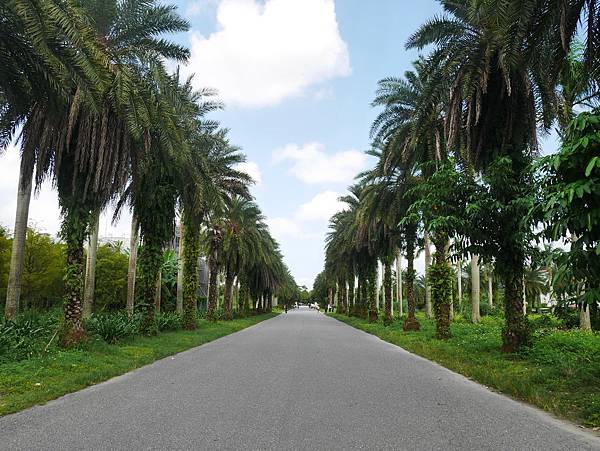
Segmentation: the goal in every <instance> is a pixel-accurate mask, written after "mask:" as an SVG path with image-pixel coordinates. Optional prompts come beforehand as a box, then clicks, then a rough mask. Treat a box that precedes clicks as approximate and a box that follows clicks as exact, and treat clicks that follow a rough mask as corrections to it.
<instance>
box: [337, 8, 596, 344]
mask: <svg viewBox="0 0 600 451" xmlns="http://www.w3.org/2000/svg"><path fill="white" fill-rule="evenodd" d="M440 3H441V4H442V7H443V10H444V13H443V15H441V16H438V17H435V18H433V19H431V20H430V21H428V22H427V23H425V24H424V25H422V26H421V27H420V28H419V29H418V30H417V32H415V33H414V34H413V35H412V36H411V37H410V38H409V40H408V43H407V48H416V49H419V50H423V49H427V50H428V53H427V55H426V56H422V57H420V58H419V59H418V60H417V61H416V62H415V63H414V67H413V69H412V70H411V71H408V72H406V73H405V74H404V77H390V78H386V79H384V80H381V81H380V82H379V86H378V90H377V95H376V97H375V100H374V102H373V105H374V106H377V107H382V108H383V110H382V111H381V112H380V113H379V115H378V116H377V118H376V120H375V122H374V124H373V126H372V139H373V150H371V151H369V152H368V153H369V154H370V155H372V156H373V157H374V158H375V159H376V164H375V167H374V168H373V169H371V170H369V171H366V172H365V173H362V174H360V175H359V176H358V182H357V183H356V184H355V185H353V186H351V187H350V188H349V192H350V193H349V195H348V196H346V197H344V198H342V199H341V200H343V201H344V202H346V204H347V208H346V209H345V210H344V211H342V212H339V213H337V214H336V215H334V216H333V217H332V219H331V224H330V227H331V232H330V234H329V236H328V241H327V245H326V263H325V277H326V279H327V281H328V286H329V287H330V296H331V295H333V292H334V291H335V289H336V287H337V289H338V290H339V295H340V296H339V299H340V301H341V302H339V303H338V306H339V307H338V308H339V309H340V310H342V311H343V312H346V313H350V314H356V315H360V316H363V317H365V318H369V319H370V320H373V321H374V320H376V319H377V317H378V311H377V303H376V296H377V280H376V279H377V270H376V268H377V264H378V263H377V262H378V261H381V262H382V264H383V267H384V273H383V286H384V289H383V292H384V298H385V304H384V305H385V311H384V321H385V322H386V323H390V322H391V321H392V315H391V303H392V299H391V277H392V265H393V263H394V261H396V259H397V257H398V256H399V254H400V253H401V254H403V255H404V256H405V258H406V260H407V267H408V268H407V272H406V280H405V284H406V285H407V301H408V315H407V318H406V320H405V322H404V326H403V327H404V329H405V330H416V329H418V328H419V323H418V320H417V318H416V316H415V297H414V288H413V286H414V279H415V271H414V258H415V252H416V249H417V247H418V246H420V245H421V243H423V245H424V247H425V249H426V251H428V250H429V246H430V243H431V244H433V246H434V249H435V252H434V254H433V256H432V259H430V258H428V257H429V255H427V252H426V263H427V269H426V272H427V284H428V287H429V290H430V299H431V307H429V305H428V309H429V308H431V309H433V313H434V314H435V317H436V327H437V329H436V330H437V336H438V337H439V338H442V339H444V338H448V337H449V336H450V329H449V325H450V317H451V315H450V310H451V304H452V292H453V286H452V284H453V278H454V276H453V270H452V267H451V264H450V262H451V259H453V258H460V256H462V255H476V256H481V258H482V259H484V261H487V262H490V263H493V266H494V271H495V273H496V274H497V277H499V278H500V279H501V281H502V284H503V286H504V291H505V299H504V309H505V318H506V326H505V328H504V330H503V347H502V349H503V350H504V351H506V352H513V351H516V350H518V349H519V348H520V347H521V346H522V345H524V344H526V343H527V341H528V338H529V337H528V327H527V322H526V317H525V314H524V308H523V305H524V304H523V302H524V301H523V278H524V272H525V269H526V265H527V262H528V258H529V255H530V254H529V249H530V245H531V239H532V230H531V229H532V227H531V221H529V212H530V210H531V206H532V203H533V202H534V196H533V194H532V193H533V188H534V186H533V179H532V175H531V162H532V158H533V157H534V156H535V154H536V152H537V150H538V134H539V132H538V130H539V129H542V130H549V129H550V127H552V126H553V125H554V124H555V123H558V125H559V128H561V129H563V128H564V127H566V124H568V123H569V121H570V120H571V119H572V117H573V115H574V111H576V110H577V109H578V108H582V107H583V108H585V107H588V106H590V105H592V104H593V103H594V102H597V101H598V100H599V99H600V96H599V95H598V94H599V93H598V86H599V84H598V80H599V74H600V70H599V68H600V58H599V55H600V48H599V45H600V43H599V41H598V36H600V3H599V2H596V1H594V0H567V1H562V2H556V1H552V0H509V1H504V2H497V1H492V0H452V1H450V0H440ZM577 36H579V37H581V38H582V39H583V42H582V43H579V42H578V41H577V40H576V37H577ZM590 102H591V103H590ZM477 274H478V271H477ZM355 280H356V281H357V285H358V287H357V289H356V290H355V288H354V285H355ZM354 297H355V298H354Z"/></svg>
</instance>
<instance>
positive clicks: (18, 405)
mask: <svg viewBox="0 0 600 451" xmlns="http://www.w3.org/2000/svg"><path fill="white" fill-rule="evenodd" d="M274 316H276V313H272V314H265V315H259V316H252V317H249V318H242V319H236V320H234V321H230V322H224V321H222V322H217V323H209V322H207V321H204V320H199V327H198V329H197V330H195V331H183V330H179V331H173V332H163V333H160V334H159V335H157V336H151V337H146V336H134V337H131V338H125V339H123V340H121V341H119V342H118V343H116V344H108V343H106V342H105V341H103V340H101V339H99V338H97V339H90V340H89V341H88V342H86V343H85V344H83V345H81V346H79V347H78V348H76V349H71V350H66V351H60V350H55V351H53V352H51V353H48V354H47V355H44V356H40V357H32V358H29V359H25V360H21V361H18V362H7V363H2V364H0V415H6V414H8V413H12V412H18V411H20V410H23V409H26V408H27V407H31V406H34V405H37V404H43V403H45V402H47V401H50V400H51V399H55V398H58V397H59V396H62V395H64V394H66V393H71V392H74V391H77V390H81V389H82V388H85V387H87V386H90V385H94V384H97V383H99V382H102V381H105V380H107V379H110V378H111V377H114V376H118V375H120V374H124V373H127V372H129V371H132V370H134V369H136V368H139V367H141V366H144V365H147V364H149V363H152V362H154V361H155V360H158V359H161V358H163V357H167V356H170V355H173V354H176V353H178V352H181V351H185V350H186V349H189V348H193V347H194V346H199V345H201V344H204V343H208V342H209V341H212V340H216V339H217V338H220V337H223V336H225V335H229V334H231V333H233V332H237V331H240V330H242V329H245V328H246V327H250V326H253V325H255V324H257V323H259V322H261V321H264V320H266V319H269V318H272V317H274Z"/></svg>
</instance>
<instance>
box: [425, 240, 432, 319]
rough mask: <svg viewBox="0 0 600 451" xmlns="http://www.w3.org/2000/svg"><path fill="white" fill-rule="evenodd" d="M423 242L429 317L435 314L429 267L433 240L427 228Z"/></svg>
mask: <svg viewBox="0 0 600 451" xmlns="http://www.w3.org/2000/svg"><path fill="white" fill-rule="evenodd" d="M423 242H424V247H425V314H426V315H427V318H431V317H432V316H433V310H432V307H431V282H430V280H429V268H430V267H431V240H430V238H429V232H428V231H427V230H425V233H424V234H423Z"/></svg>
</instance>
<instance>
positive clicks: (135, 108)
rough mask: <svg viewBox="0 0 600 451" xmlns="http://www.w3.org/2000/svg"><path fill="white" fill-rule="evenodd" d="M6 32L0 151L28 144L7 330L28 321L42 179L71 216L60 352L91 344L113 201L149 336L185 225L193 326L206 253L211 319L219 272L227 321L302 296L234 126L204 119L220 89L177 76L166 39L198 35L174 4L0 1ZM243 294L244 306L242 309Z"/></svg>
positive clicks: (185, 277)
mask: <svg viewBox="0 0 600 451" xmlns="http://www.w3.org/2000/svg"><path fill="white" fill-rule="evenodd" d="M0 28H1V29H2V33H1V34H0V149H2V150H4V149H5V148H6V147H7V145H8V144H10V143H11V142H13V140H14V139H15V138H16V139H17V140H18V143H19V144H20V148H21V164H20V177H19V186H18V202H17V211H16V220H15V228H14V236H13V240H12V250H11V257H10V258H11V260H10V270H9V277H8V281H7V295H6V304H5V308H4V314H5V317H6V319H7V320H14V319H15V318H16V316H17V315H18V313H19V301H20V297H21V296H20V295H21V293H20V290H21V286H22V271H23V258H24V250H25V249H24V246H25V241H26V235H27V222H28V212H29V201H30V198H31V193H32V189H33V188H39V187H40V185H41V183H42V182H43V181H45V180H50V181H51V182H52V184H53V187H54V188H55V189H56V191H57V193H58V200H59V206H60V209H61V227H60V234H59V236H60V239H61V241H62V242H63V243H64V253H63V254H64V259H65V260H64V262H65V266H64V278H63V290H64V301H63V315H62V321H61V327H60V334H59V335H60V343H61V344H62V345H63V346H71V345H73V344H76V343H78V342H80V341H81V340H83V339H85V337H86V330H85V322H84V317H85V316H87V315H89V314H91V304H90V303H86V302H84V299H85V298H86V297H87V296H84V291H85V290H86V283H87V285H88V287H87V288H88V289H91V291H92V293H93V291H94V287H93V273H94V268H95V256H96V246H97V238H98V236H97V235H98V220H99V219H98V218H99V215H100V213H101V212H102V211H104V210H105V209H106V208H107V207H108V206H110V205H113V206H115V211H116V212H115V219H116V218H118V216H119V215H120V213H121V212H123V211H125V210H129V211H131V212H132V216H133V220H132V228H131V230H132V242H131V245H130V255H129V281H128V287H127V289H128V294H127V305H126V309H127V311H128V312H129V313H132V312H133V310H134V309H136V310H138V311H140V312H142V314H143V315H144V321H143V324H142V330H143V331H145V332H151V331H152V330H153V327H154V326H153V324H154V316H155V312H156V307H157V306H156V302H155V295H156V286H157V284H159V283H160V282H159V281H160V270H161V266H162V264H163V252H164V249H165V247H166V246H167V244H168V243H169V242H170V241H171V240H172V239H173V237H174V235H175V224H176V217H177V216H179V218H180V222H181V234H180V235H181V244H180V249H179V250H178V251H179V254H180V258H181V261H182V265H181V266H182V267H181V274H180V277H179V279H180V280H179V288H180V291H181V296H180V297H179V299H180V302H177V306H176V308H177V311H178V312H180V313H181V322H182V326H183V327H184V328H187V329H193V328H195V327H196V309H197V301H198V295H197V291H198V262H199V256H200V254H203V255H205V256H206V258H207V261H208V267H209V294H208V301H207V311H206V316H207V318H208V319H212V320H214V319H216V318H217V308H218V305H217V304H218V302H219V298H218V294H219V290H218V286H219V284H218V279H219V277H220V275H221V274H223V275H224V278H225V287H224V295H223V301H222V309H223V318H224V319H226V320H227V319H231V317H232V309H233V308H236V307H237V309H238V311H239V313H240V314H244V313H247V312H249V311H250V310H254V308H257V309H259V310H269V309H270V308H271V305H272V300H273V297H274V296H277V295H279V296H280V297H282V298H285V297H286V296H288V297H289V296H292V295H295V294H296V292H297V287H296V284H295V282H294V280H293V278H292V277H291V275H290V272H289V270H288V268H287V267H286V265H285V263H284V262H283V258H282V255H281V252H280V250H279V246H278V244H277V242H276V241H275V240H274V239H273V238H272V236H271V235H270V233H269V230H268V227H267V226H266V224H265V221H264V217H263V216H262V213H261V211H260V209H259V207H258V205H257V204H256V203H255V202H254V200H253V198H252V196H251V194H250V192H249V187H250V185H251V184H252V179H251V178H250V177H249V176H248V175H247V174H246V173H244V172H242V171H240V170H238V169H236V168H237V165H238V164H239V163H241V162H243V161H244V160H245V157H244V155H243V154H242V153H241V151H240V149H239V148H238V147H236V146H235V145H233V144H232V143H231V142H230V140H229V138H228V131H227V129H226V128H223V127H222V126H221V125H220V124H219V123H217V122H216V121H214V120H212V119H210V118H209V117H208V116H209V113H210V112H212V111H214V110H217V109H219V108H222V107H223V105H222V104H221V103H220V102H219V101H218V100H217V98H216V93H215V92H214V91H213V90H211V89H202V90H195V89H194V88H193V87H192V78H191V77H190V78H188V79H182V77H180V74H179V70H178V69H177V70H175V71H174V72H173V71H169V70H168V68H167V65H168V64H174V65H179V64H183V63H185V62H186V61H187V59H188V57H189V50H188V49H187V48H185V47H183V46H181V45H179V44H177V43H176V42H175V41H173V40H171V39H169V35H172V34H174V33H178V32H184V31H187V30H188V29H189V24H188V22H187V21H186V20H184V19H183V18H181V17H180V16H179V15H178V13H177V10H176V7H175V6H172V5H168V4H162V3H160V2H157V1H155V0H141V1H140V0H103V1H96V0H33V1H32V0H8V1H6V2H2V4H1V5H0ZM88 241H89V244H90V245H89V246H88V249H87V253H86V242H88ZM140 244H141V245H140ZM138 249H139V255H138ZM86 259H87V264H86ZM86 267H87V269H86ZM86 271H87V273H88V274H87V276H86ZM90 283H91V284H92V285H91V286H90ZM234 284H235V285H236V286H239V293H240V294H239V296H238V300H239V304H238V306H232V290H233V286H234ZM251 301H252V303H251V304H250V302H251Z"/></svg>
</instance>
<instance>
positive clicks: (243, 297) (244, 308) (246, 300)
mask: <svg viewBox="0 0 600 451" xmlns="http://www.w3.org/2000/svg"><path fill="white" fill-rule="evenodd" d="M249 310H250V297H249V296H248V288H247V286H246V284H245V283H243V282H242V281H240V294H239V297H238V314H239V315H241V316H246V315H247V314H248V313H249Z"/></svg>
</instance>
